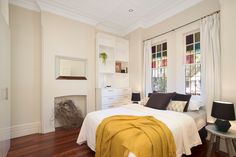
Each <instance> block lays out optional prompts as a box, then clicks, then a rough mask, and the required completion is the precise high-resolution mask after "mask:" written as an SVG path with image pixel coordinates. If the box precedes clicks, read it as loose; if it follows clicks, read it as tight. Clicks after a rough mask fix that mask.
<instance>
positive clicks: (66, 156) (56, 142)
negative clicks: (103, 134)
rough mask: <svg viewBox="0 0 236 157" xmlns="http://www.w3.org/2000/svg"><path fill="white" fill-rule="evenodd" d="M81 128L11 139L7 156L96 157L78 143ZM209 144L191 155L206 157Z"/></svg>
mask: <svg viewBox="0 0 236 157" xmlns="http://www.w3.org/2000/svg"><path fill="white" fill-rule="evenodd" d="M78 135H79V129H70V130H63V129H59V130H57V131H55V132H53V133H48V134H43V135H42V134H33V135H29V136H24V137H20V138H15V139H12V140H11V149H10V151H9V153H8V156H7V157H95V153H94V152H93V151H92V150H90V148H89V147H88V146H87V145H86V144H83V145H78V144H76V140H77V137H78ZM207 147H208V144H207V142H204V143H203V145H200V146H197V147H194V148H193V149H192V155H190V156H189V157H206V152H207ZM213 151H214V150H213ZM212 157H227V155H226V154H224V153H221V152H219V153H213V154H212Z"/></svg>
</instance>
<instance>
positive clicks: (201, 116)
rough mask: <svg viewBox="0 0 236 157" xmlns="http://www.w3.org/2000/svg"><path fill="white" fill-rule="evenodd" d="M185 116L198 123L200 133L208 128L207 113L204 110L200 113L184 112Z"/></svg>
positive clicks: (199, 111)
mask: <svg viewBox="0 0 236 157" xmlns="http://www.w3.org/2000/svg"><path fill="white" fill-rule="evenodd" d="M184 113H185V114H187V115H189V116H190V117H192V118H193V119H194V121H195V123H196V126H197V129H198V131H199V130H201V129H202V128H203V127H204V126H206V118H207V117H206V111H205V110H204V109H200V110H198V111H192V112H190V111H188V112H184Z"/></svg>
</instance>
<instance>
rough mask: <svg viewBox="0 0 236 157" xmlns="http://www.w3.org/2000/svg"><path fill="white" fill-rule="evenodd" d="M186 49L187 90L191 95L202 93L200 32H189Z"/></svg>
mask: <svg viewBox="0 0 236 157" xmlns="http://www.w3.org/2000/svg"><path fill="white" fill-rule="evenodd" d="M185 39H186V43H185V47H186V49H185V50H186V51H185V92H186V94H191V95H200V93H201V52H200V32H196V33H192V34H188V35H187V36H186V37H185Z"/></svg>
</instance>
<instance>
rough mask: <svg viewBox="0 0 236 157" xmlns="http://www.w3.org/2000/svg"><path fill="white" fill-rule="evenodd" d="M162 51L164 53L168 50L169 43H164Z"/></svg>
mask: <svg viewBox="0 0 236 157" xmlns="http://www.w3.org/2000/svg"><path fill="white" fill-rule="evenodd" d="M162 50H163V51H165V50H167V43H163V44H162Z"/></svg>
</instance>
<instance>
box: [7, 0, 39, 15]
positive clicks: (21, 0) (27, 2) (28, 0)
mask: <svg viewBox="0 0 236 157" xmlns="http://www.w3.org/2000/svg"><path fill="white" fill-rule="evenodd" d="M9 2H10V4H13V5H16V6H19V7H22V8H26V9H29V10H33V11H37V12H40V8H39V6H38V4H37V3H36V1H35V0H9Z"/></svg>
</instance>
